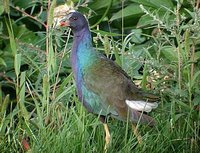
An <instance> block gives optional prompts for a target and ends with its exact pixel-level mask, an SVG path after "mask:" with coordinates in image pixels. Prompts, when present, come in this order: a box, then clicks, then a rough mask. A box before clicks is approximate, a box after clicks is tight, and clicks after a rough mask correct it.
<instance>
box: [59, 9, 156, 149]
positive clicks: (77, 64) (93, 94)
mask: <svg viewBox="0 0 200 153" xmlns="http://www.w3.org/2000/svg"><path fill="white" fill-rule="evenodd" d="M59 24H60V26H61V27H69V28H70V29H71V30H72V33H73V43H72V48H71V55H70V61H71V65H72V72H73V76H74V80H75V83H76V90H77V95H78V98H79V101H80V102H81V103H82V104H83V106H84V107H85V108H86V109H87V110H88V111H89V112H90V113H93V114H95V115H98V116H100V121H102V122H103V125H104V130H105V148H108V146H109V144H110V139H111V138H110V132H109V127H108V124H107V122H106V118H107V117H108V116H110V117H112V118H115V119H118V120H121V121H127V120H128V121H130V122H131V124H132V127H133V132H134V134H135V136H136V138H137V140H138V143H141V142H142V137H141V136H140V135H139V133H138V130H137V127H136V123H137V122H140V123H142V124H148V125H149V126H153V125H155V120H154V119H153V118H152V117H150V116H148V115H147V114H145V112H150V111H151V110H152V109H155V108H157V107H158V99H159V96H157V95H154V94H151V93H148V92H144V91H143V90H142V89H140V88H138V87H137V86H136V85H135V84H134V83H133V81H132V79H131V77H130V76H129V75H128V74H127V73H126V72H125V71H124V70H123V69H122V68H121V67H120V66H119V65H117V64H116V63H115V62H114V61H113V60H111V59H109V58H107V57H106V56H105V55H104V54H103V53H100V52H98V51H97V50H96V49H95V48H94V47H93V44H92V35H91V31H90V28H89V23H88V20H87V19H86V17H85V16H84V15H83V14H81V13H80V12H78V11H75V10H71V11H70V12H68V13H67V15H65V16H64V17H62V19H61V20H60V23H59Z"/></svg>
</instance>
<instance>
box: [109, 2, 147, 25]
mask: <svg viewBox="0 0 200 153" xmlns="http://www.w3.org/2000/svg"><path fill="white" fill-rule="evenodd" d="M122 13H123V17H129V16H134V17H138V16H140V15H142V14H144V12H143V11H142V9H141V8H140V6H139V5H138V4H131V5H129V6H127V7H125V8H124V9H123V11H122V10H120V11H118V12H117V13H115V14H114V15H113V16H112V17H111V19H110V21H113V20H116V19H121V18H122Z"/></svg>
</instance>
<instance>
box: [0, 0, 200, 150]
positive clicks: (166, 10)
mask: <svg viewBox="0 0 200 153" xmlns="http://www.w3.org/2000/svg"><path fill="white" fill-rule="evenodd" d="M199 2H200V0H72V1H64V0H57V1H56V0H31V1H27V0H10V1H9V0H2V1H0V152H2V153H3V152H33V153H36V152H51V153H53V152H74V153H78V152H81V153H82V152H86V153H88V152H94V153H95V152H104V150H103V147H104V130H103V126H102V124H101V123H100V122H99V120H98V118H97V117H95V116H94V115H92V114H89V113H87V111H86V110H85V109H84V108H83V107H82V105H81V104H80V102H79V101H78V99H77V97H76V92H75V87H74V81H73V77H72V74H71V67H70V62H69V54H70V48H71V43H72V38H71V35H70V31H69V29H55V28H53V27H52V24H53V9H54V7H55V6H56V5H60V4H64V3H67V4H68V5H69V6H71V7H72V6H73V7H74V8H76V9H77V10H79V11H80V12H82V13H84V14H85V15H86V16H87V17H88V20H89V23H90V27H91V30H92V34H93V36H94V38H93V41H94V46H95V47H96V49H97V50H98V51H100V52H103V53H104V54H105V55H106V56H108V57H109V58H112V59H113V60H115V61H116V62H117V63H118V64H119V65H121V66H122V67H123V69H124V70H125V71H126V72H127V73H128V74H129V75H130V76H131V77H132V79H133V81H134V82H135V83H136V84H137V85H138V86H140V87H141V88H143V89H144V90H152V91H154V92H155V93H157V94H159V95H160V96H161V101H160V105H159V108H158V109H157V110H156V111H154V112H153V113H151V116H153V117H154V118H155V119H156V121H157V125H156V126H155V127H154V128H150V127H147V126H142V125H139V131H140V133H141V135H142V136H143V143H142V144H141V145H138V144H137V141H136V138H135V137H134V135H133V132H132V130H131V126H130V125H129V123H122V122H120V121H116V120H114V119H110V120H109V122H108V124H109V127H110V131H111V136H112V142H111V146H110V148H109V149H108V152H113V153H115V152H121V153H128V152H152V153H156V152H159V153H168V152H176V153H179V152H180V153H188V152H191V153H197V152H199V151H200V145H199V144H200V11H199Z"/></svg>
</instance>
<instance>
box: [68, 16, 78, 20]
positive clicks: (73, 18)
mask: <svg viewBox="0 0 200 153" xmlns="http://www.w3.org/2000/svg"><path fill="white" fill-rule="evenodd" d="M77 19H78V17H77V16H72V17H71V18H70V20H73V21H76V20H77Z"/></svg>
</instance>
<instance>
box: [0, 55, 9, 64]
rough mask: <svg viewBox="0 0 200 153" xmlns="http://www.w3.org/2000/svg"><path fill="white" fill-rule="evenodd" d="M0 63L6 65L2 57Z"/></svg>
mask: <svg viewBox="0 0 200 153" xmlns="http://www.w3.org/2000/svg"><path fill="white" fill-rule="evenodd" d="M0 65H3V66H7V65H6V62H5V61H4V59H3V58H1V57H0Z"/></svg>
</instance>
